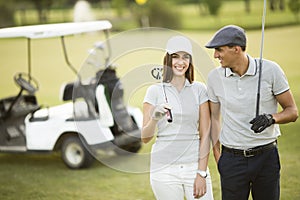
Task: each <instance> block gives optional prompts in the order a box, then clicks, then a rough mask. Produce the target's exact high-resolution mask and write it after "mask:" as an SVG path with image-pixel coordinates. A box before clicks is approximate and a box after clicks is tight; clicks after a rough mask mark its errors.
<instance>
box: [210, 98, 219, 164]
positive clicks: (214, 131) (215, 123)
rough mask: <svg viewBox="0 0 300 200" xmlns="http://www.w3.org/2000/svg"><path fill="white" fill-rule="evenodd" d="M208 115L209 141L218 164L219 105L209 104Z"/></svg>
mask: <svg viewBox="0 0 300 200" xmlns="http://www.w3.org/2000/svg"><path fill="white" fill-rule="evenodd" d="M209 106H210V113H211V130H210V131H211V139H212V145H213V153H214V157H215V161H216V162H217V163H218V161H219V158H220V155H221V151H220V141H219V137H220V130H221V114H220V104H219V103H214V102H209Z"/></svg>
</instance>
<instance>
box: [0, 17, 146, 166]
mask: <svg viewBox="0 0 300 200" xmlns="http://www.w3.org/2000/svg"><path fill="white" fill-rule="evenodd" d="M111 26H112V25H111V23H110V22H109V21H106V20H102V21H93V22H77V23H60V24H45V25H34V26H23V27H13V28H3V29H0V38H15V37H24V38H26V39H27V41H28V42H27V44H28V48H27V49H28V61H29V62H28V72H27V73H23V72H22V73H17V74H16V75H15V76H14V77H13V80H14V81H15V83H16V84H17V85H18V86H19V88H20V91H19V93H18V94H17V95H15V96H10V97H6V98H2V99H0V152H24V153H28V152H52V151H61V156H62V160H63V161H64V163H65V164H66V165H67V166H68V167H69V168H71V169H78V168H86V167H89V166H90V165H91V164H92V163H93V161H94V160H95V157H96V156H95V155H96V153H97V150H98V149H101V150H102V151H103V150H104V152H105V151H106V150H107V149H109V150H113V151H114V152H116V153H117V154H126V153H127V152H131V153H135V152H138V151H139V149H140V148H141V141H140V129H141V120H142V114H141V111H140V110H139V109H138V108H135V107H130V106H127V105H124V103H123V99H122V98H123V87H122V83H121V82H120V81H119V78H118V77H117V76H116V69H115V68H114V67H112V66H111V64H110V60H109V59H110V52H111V49H110V48H111V47H110V45H109V40H107V39H108V31H109V29H110V28H111ZM96 31H98V32H101V33H104V35H105V37H106V45H99V44H98V45H96V46H95V48H94V49H92V50H91V51H90V54H91V55H90V56H89V59H88V61H86V62H85V64H88V65H93V68H94V69H96V70H95V73H93V76H89V77H83V76H82V75H81V74H80V73H79V72H78V71H77V70H76V69H75V68H74V67H73V66H72V64H71V62H70V61H69V59H68V55H67V50H66V45H65V42H64V41H65V36H68V35H74V34H82V33H86V32H96ZM53 37H57V38H60V39H61V43H62V47H63V52H64V57H65V60H66V63H67V66H68V67H70V69H71V70H72V71H73V72H75V73H76V76H77V77H78V79H77V80H76V81H74V82H69V83H67V84H64V85H63V86H62V90H61V91H62V93H61V99H62V103H61V105H56V106H52V107H48V108H47V107H46V108H45V107H43V106H41V104H39V103H38V101H37V98H36V92H37V91H38V89H39V86H38V81H37V79H35V78H34V77H33V76H32V75H31V62H30V61H31V45H30V44H31V42H32V40H33V39H40V38H53ZM91 59H94V60H93V62H90V61H91ZM100 59H102V60H100Z"/></svg>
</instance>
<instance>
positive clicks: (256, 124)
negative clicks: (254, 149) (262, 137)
mask: <svg viewBox="0 0 300 200" xmlns="http://www.w3.org/2000/svg"><path fill="white" fill-rule="evenodd" d="M274 123H275V120H274V119H273V116H272V115H271V114H262V115H258V116H257V117H255V118H254V119H252V120H251V121H250V124H252V126H251V129H252V130H253V131H254V132H255V133H260V132H262V131H263V130H265V129H266V128H267V127H269V126H271V125H272V124H274Z"/></svg>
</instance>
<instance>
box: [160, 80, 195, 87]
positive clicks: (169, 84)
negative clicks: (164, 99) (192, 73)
mask: <svg viewBox="0 0 300 200" xmlns="http://www.w3.org/2000/svg"><path fill="white" fill-rule="evenodd" d="M163 84H164V85H165V86H172V84H171V83H165V82H164V83H163ZM191 85H192V84H191V83H190V82H189V81H188V80H187V79H185V83H184V87H186V86H191Z"/></svg>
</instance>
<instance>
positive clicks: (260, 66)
mask: <svg viewBox="0 0 300 200" xmlns="http://www.w3.org/2000/svg"><path fill="white" fill-rule="evenodd" d="M265 17H266V0H264V10H263V16H262V30H261V31H262V32H261V45H260V57H259V71H258V85H257V99H256V117H257V116H258V115H259V102H260V84H261V74H262V54H263V48H264V33H265Z"/></svg>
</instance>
